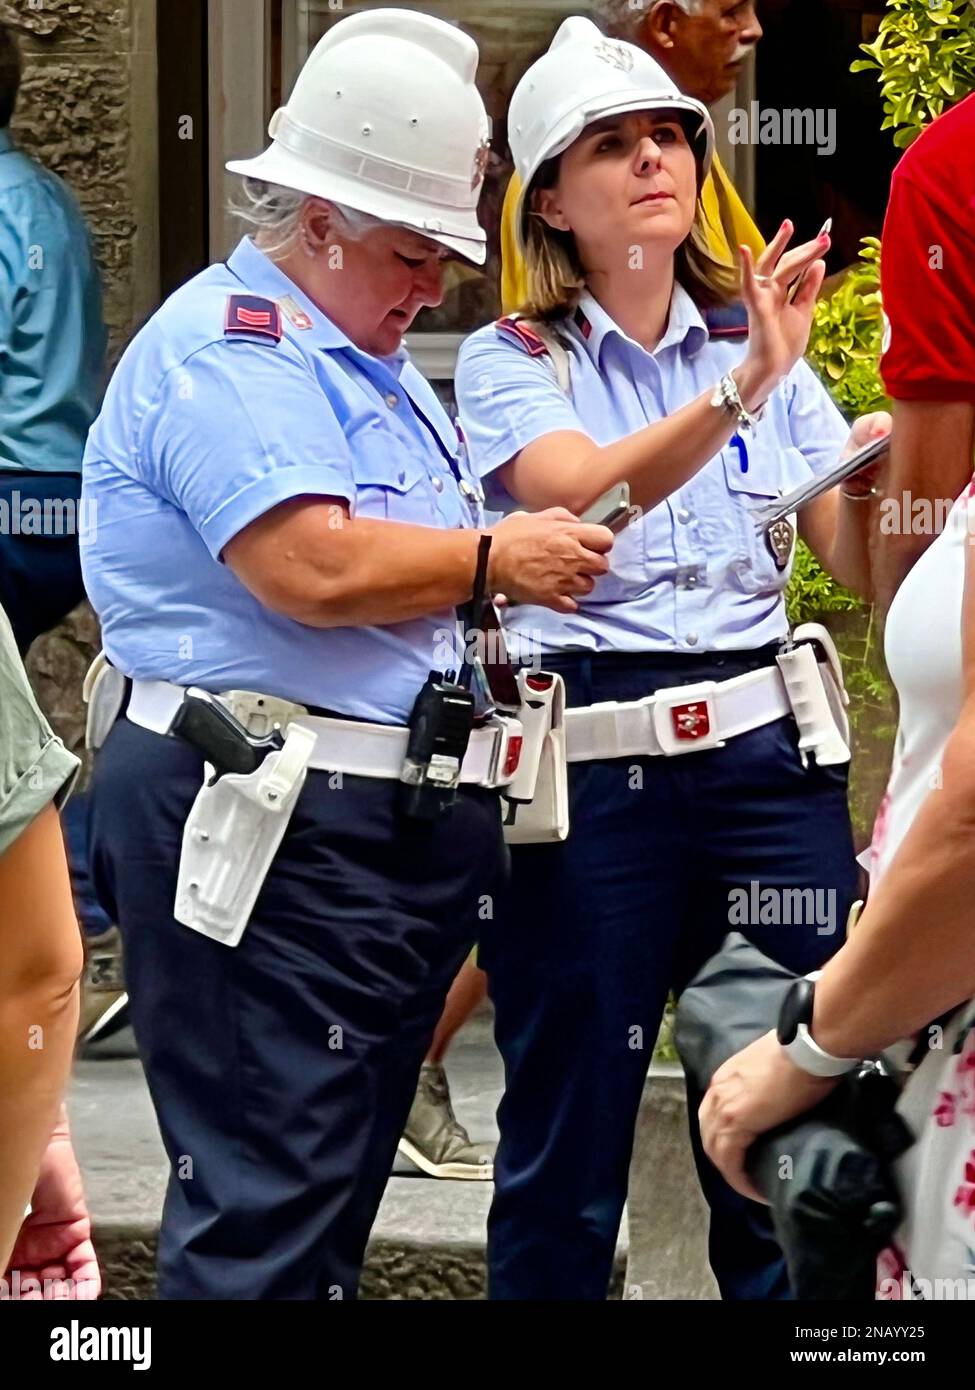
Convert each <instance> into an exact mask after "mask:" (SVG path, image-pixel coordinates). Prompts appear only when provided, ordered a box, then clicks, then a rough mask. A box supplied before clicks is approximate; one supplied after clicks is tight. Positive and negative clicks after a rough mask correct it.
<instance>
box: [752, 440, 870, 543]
mask: <svg viewBox="0 0 975 1390" xmlns="http://www.w3.org/2000/svg"><path fill="white" fill-rule="evenodd" d="M889 448H890V435H889V434H885V435H883V436H882V437H881V438H880V439H871V441H870V443H869V444H864V446H863V448H862V449H858V450H857V451H856V453H855V454H851V455H850V457H849V458H848V459H843V461H842V462H841V463H837V464H835V465H834V467H832V468H830V469H829V470H827V472H825V473H820V474H818V475H817V476H816V477H815V478H812V479H810V481H809V482H808V483H801V484H800V486H799V487H796V488H793V489H792V491H791V492H787V493H786V495H785V496H784V497H780V498H778V499H777V500H776V501H775V502H766V503H764V504H763V505H762V506H760V507H753V508H752V511H751V515H752V518H753V520H754V522H755V530H756V531H757V532H758V533H759V534H760V535H761V534H762V533H763V532H765V531H767V530H768V528H769V527H770V526H772V525H774V523H775V522H776V521H782V520H783V519H784V518H785V517H787V516H789V515H790V514H791V513H792V512H797V511H799V510H800V508H802V507H804V506H805V505H806V503H807V502H812V501H813V499H814V498H816V497H821V496H822V495H823V493H824V492H829V491H830V490H831V489H832V488H834V487H836V486H837V484H838V483H843V482H845V481H846V479H847V478H852V477H853V476H854V474H856V473H860V472H861V471H862V470H863V469H864V468H866V467H868V466H869V465H870V464H871V463H873V462H874V461H875V460H876V459H878V458H880V457H881V456H882V455H883V454H885V453H886V452H887V450H888V449H889Z"/></svg>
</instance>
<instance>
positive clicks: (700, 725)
mask: <svg viewBox="0 0 975 1390" xmlns="http://www.w3.org/2000/svg"><path fill="white" fill-rule="evenodd" d="M670 717H671V719H672V720H673V724H674V737H675V738H679V739H684V740H685V741H687V740H689V739H695V738H702V737H703V736H704V735H705V734H709V733H710V732H711V716H710V715H709V714H708V707H707V705H706V704H701V703H697V702H695V703H694V704H693V705H675V706H674V708H673V709H672V710H671V711H670Z"/></svg>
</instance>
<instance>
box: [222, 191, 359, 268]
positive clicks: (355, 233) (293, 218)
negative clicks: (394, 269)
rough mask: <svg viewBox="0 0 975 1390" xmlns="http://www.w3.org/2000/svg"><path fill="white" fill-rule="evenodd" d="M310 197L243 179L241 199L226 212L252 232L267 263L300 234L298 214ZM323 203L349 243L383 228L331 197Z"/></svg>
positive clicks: (288, 248) (285, 250)
mask: <svg viewBox="0 0 975 1390" xmlns="http://www.w3.org/2000/svg"><path fill="white" fill-rule="evenodd" d="M312 196H313V195H312V194H310V193H302V192H300V191H299V190H298V189H297V188H285V187H284V186H283V185H282V184H279V183H265V182H264V180H263V179H249V178H245V179H244V181H243V186H242V192H241V197H240V198H239V199H236V200H232V201H231V203H230V211H231V213H232V214H233V215H234V217H236V218H238V219H239V220H240V221H241V222H243V223H244V225H245V226H247V227H248V228H250V229H251V230H252V231H253V232H254V233H255V237H254V240H255V241H256V242H257V244H258V245H259V246H260V248H261V250H262V251H263V252H264V253H265V254H266V255H268V256H270V258H271V260H277V259H279V258H280V257H282V256H286V255H287V254H288V252H289V251H291V250H292V249H293V247H294V245H295V242H296V241H297V239H298V237H299V235H300V233H301V214H302V212H303V211H304V207H305V204H306V203H307V202H309V201H310V199H311V198H312ZM325 201H326V202H327V203H328V204H329V206H330V207H331V208H332V210H333V212H334V213H335V216H336V222H337V224H338V227H339V230H340V231H341V232H342V234H343V236H345V237H347V238H348V239H349V240H350V241H361V240H362V238H363V237H364V236H365V234H366V233H367V232H368V231H370V230H371V229H372V228H373V227H381V226H382V225H383V221H382V219H381V218H379V217H373V216H372V215H371V214H370V213H367V212H359V211H358V210H357V209H356V208H350V207H346V206H345V204H344V203H336V202H334V201H333V199H331V198H327V199H325Z"/></svg>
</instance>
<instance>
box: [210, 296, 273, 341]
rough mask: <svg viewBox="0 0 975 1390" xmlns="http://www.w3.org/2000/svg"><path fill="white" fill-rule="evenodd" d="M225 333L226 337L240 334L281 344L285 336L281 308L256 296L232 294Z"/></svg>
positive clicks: (228, 304) (271, 301)
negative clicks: (268, 339)
mask: <svg viewBox="0 0 975 1390" xmlns="http://www.w3.org/2000/svg"><path fill="white" fill-rule="evenodd" d="M223 331H224V334H225V335H231V334H237V333H239V334H242V335H247V336H248V337H257V338H270V339H271V341H272V342H274V343H280V341H281V339H282V337H283V336H284V332H283V329H282V327H281V309H280V306H279V305H277V304H275V302H274V300H273V299H262V298H261V297H260V296H259V295H256V294H232V295H231V296H230V298H229V299H228V300H227V317H226V319H225V320H224V325H223Z"/></svg>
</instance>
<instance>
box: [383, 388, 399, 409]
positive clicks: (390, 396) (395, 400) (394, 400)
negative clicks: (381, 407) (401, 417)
mask: <svg viewBox="0 0 975 1390" xmlns="http://www.w3.org/2000/svg"><path fill="white" fill-rule="evenodd" d="M384 399H385V401H386V404H387V405H388V406H389V408H390V410H392V409H393V407H394V406H397V405H399V396H397V394H396V392H395V391H388V392H387V393H386V396H385V397H384Z"/></svg>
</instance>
